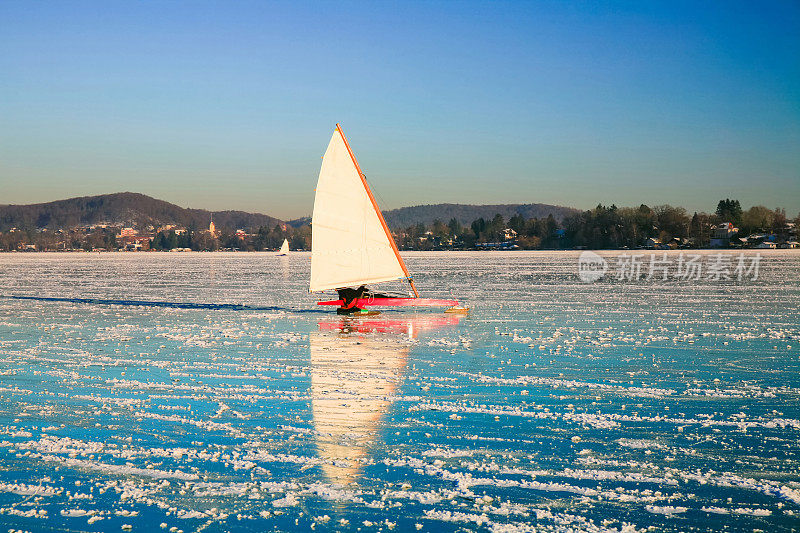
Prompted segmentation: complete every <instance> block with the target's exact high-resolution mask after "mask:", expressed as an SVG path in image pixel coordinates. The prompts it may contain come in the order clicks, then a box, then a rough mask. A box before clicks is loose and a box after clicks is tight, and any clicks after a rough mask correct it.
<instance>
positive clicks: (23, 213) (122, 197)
mask: <svg viewBox="0 0 800 533" xmlns="http://www.w3.org/2000/svg"><path fill="white" fill-rule="evenodd" d="M212 214H213V215H214V224H216V226H217V227H218V228H225V227H227V228H234V229H235V228H254V227H258V226H272V225H275V224H278V223H280V222H281V221H280V220H278V219H277V218H275V217H271V216H269V215H262V214H259V213H246V212H244V211H214V212H211V211H207V210H205V209H186V208H183V207H180V206H177V205H175V204H171V203H169V202H165V201H163V200H157V199H155V198H151V197H149V196H146V195H144V194H139V193H133V192H120V193H115V194H102V195H99V196H84V197H80V198H70V199H68V200H58V201H55V202H47V203H44V204H30V205H0V231H8V229H10V228H13V227H18V228H51V229H55V228H64V229H67V228H74V227H77V226H86V225H92V224H100V223H110V224H122V225H125V226H132V227H138V228H142V227H145V226H148V225H150V224H152V225H153V226H161V225H165V224H175V225H179V226H184V227H188V228H198V229H199V228H207V227H208V223H209V221H210V220H211V215H212Z"/></svg>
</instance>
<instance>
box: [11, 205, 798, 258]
mask: <svg viewBox="0 0 800 533" xmlns="http://www.w3.org/2000/svg"><path fill="white" fill-rule="evenodd" d="M722 223H731V224H732V225H733V226H735V227H737V228H739V233H738V235H739V236H748V235H752V234H773V235H775V236H776V240H777V241H778V242H785V241H788V240H791V239H797V234H796V228H798V227H800V214H799V215H798V216H797V217H796V218H794V219H793V220H790V219H788V217H787V215H786V211H785V210H784V209H769V208H767V207H764V206H760V205H757V206H753V207H750V208H749V209H747V210H746V211H745V210H743V209H742V207H741V204H740V203H739V201H738V200H731V199H725V200H720V201H719V203H718V204H717V209H716V210H715V211H714V212H713V213H705V212H695V213H693V214H691V215H690V214H689V213H688V212H687V211H686V209H684V208H682V207H674V206H671V205H658V206H654V207H649V206H647V205H644V204H642V205H640V206H639V207H617V206H616V205H611V206H604V205H598V206H597V207H595V208H594V209H589V210H587V211H583V212H577V213H574V214H570V215H567V216H565V217H564V218H563V220H561V221H559V220H557V219H556V218H555V217H554V216H553V215H552V214H551V215H548V216H547V217H542V218H537V217H532V218H525V217H524V216H522V215H520V214H515V215H513V216H511V217H510V218H509V219H508V220H506V219H505V218H504V217H503V216H502V215H501V214H496V215H495V216H494V217H492V218H489V219H487V218H483V217H480V218H477V219H475V220H474V221H472V223H470V224H468V225H464V224H462V223H461V222H460V221H459V220H458V219H456V218H452V219H450V220H449V221H448V222H447V223H445V222H443V221H441V220H435V221H434V222H433V223H432V224H422V223H419V224H414V225H409V226H406V227H404V228H399V229H397V230H395V231H394V232H393V233H394V238H395V241H396V243H397V245H398V247H399V248H400V249H403V250H439V249H453V250H472V249H480V248H484V247H487V248H498V247H499V248H504V247H513V248H520V249H526V250H535V249H571V248H589V249H613V248H625V247H627V248H636V247H640V246H643V245H645V244H646V242H647V240H648V239H655V240H657V241H659V242H660V243H664V244H667V243H670V244H672V245H680V246H688V247H697V248H703V247H708V246H709V245H710V240H711V238H712V237H713V235H714V231H715V228H716V227H718V226H719V225H720V224H722ZM792 224H794V228H793V227H792ZM119 230H120V228H119V227H97V228H93V229H72V230H66V231H65V230H58V231H49V230H44V229H39V230H34V229H30V228H27V229H23V230H16V231H9V232H5V233H0V251H10V250H20V249H26V247H30V246H31V245H32V246H33V247H35V249H36V250H66V249H83V250H101V249H102V250H117V249H120V248H124V247H125V245H126V242H129V241H127V240H126V239H124V238H120V237H119V236H118V233H119ZM148 239H149V240H148V241H147V244H148V245H149V248H150V249H152V250H172V249H175V248H183V249H191V250H195V251H205V250H207V251H215V250H242V251H259V250H277V249H278V248H279V247H280V246H281V244H282V243H283V240H284V239H288V240H289V246H290V248H291V249H292V250H310V249H311V226H310V225H308V224H304V225H302V226H300V227H296V228H295V227H291V226H286V225H282V224H275V225H273V226H267V225H261V226H259V227H257V228H253V229H250V230H249V231H248V232H241V231H239V232H237V231H236V230H234V229H232V228H229V227H222V228H220V230H219V232H218V233H216V234H211V233H209V232H208V231H205V230H204V231H198V230H195V229H193V228H187V229H179V230H178V231H176V230H175V229H171V230H165V231H159V232H156V233H155V234H152V235H150V236H149V237H148Z"/></svg>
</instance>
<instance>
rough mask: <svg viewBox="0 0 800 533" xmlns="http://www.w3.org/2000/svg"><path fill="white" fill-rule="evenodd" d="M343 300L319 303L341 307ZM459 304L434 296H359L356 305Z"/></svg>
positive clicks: (437, 305) (443, 305)
mask: <svg viewBox="0 0 800 533" xmlns="http://www.w3.org/2000/svg"><path fill="white" fill-rule="evenodd" d="M342 303H343V302H342V301H341V300H328V301H326V302H317V305H338V306H340V307H341V305H342ZM454 305H458V300H437V299H434V298H359V299H358V302H357V303H356V307H359V308H363V307H369V306H381V307H393V306H425V307H452V306H454Z"/></svg>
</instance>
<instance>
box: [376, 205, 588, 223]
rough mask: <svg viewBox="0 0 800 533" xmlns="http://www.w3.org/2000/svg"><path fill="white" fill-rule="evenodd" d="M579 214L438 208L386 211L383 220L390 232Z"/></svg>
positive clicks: (540, 208)
mask: <svg viewBox="0 0 800 533" xmlns="http://www.w3.org/2000/svg"><path fill="white" fill-rule="evenodd" d="M578 212H579V211H578V210H577V209H573V208H572V207H562V206H560V205H548V204H497V205H469V204H435V205H418V206H414V207H401V208H400V209H392V210H390V211H384V212H383V216H384V218H385V219H386V224H388V225H389V227H390V228H403V227H408V226H411V225H413V224H419V223H420V222H422V223H423V224H426V225H428V224H431V223H433V222H434V221H435V220H437V219H438V220H441V221H442V222H444V223H445V224H447V223H448V222H449V221H450V219H452V218H455V219H456V220H458V221H459V222H460V223H461V224H464V225H468V224H471V223H472V221H474V220H476V219H478V218H481V217H483V218H485V219H487V220H488V219H491V218H493V217H494V216H495V215H496V214H498V213H499V214H501V215H503V218H505V219H506V221H508V219H509V218H511V217H512V216H514V215H516V214H520V215H522V216H523V217H525V218H526V219H527V218H547V216H548V215H551V214H552V215H553V217H554V218H555V219H556V220H557V221H559V222H561V221H562V220H563V219H564V217H565V216H567V215H572V214H574V213H578Z"/></svg>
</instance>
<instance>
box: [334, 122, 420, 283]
mask: <svg viewBox="0 0 800 533" xmlns="http://www.w3.org/2000/svg"><path fill="white" fill-rule="evenodd" d="M336 131H338V132H339V135H341V136H342V141H344V145H345V147H346V148H347V152H348V153H349V154H350V158H351V159H352V160H353V164H354V165H355V167H356V172H358V177H359V178H361V183H362V184H363V185H364V189H365V190H366V191H367V196H369V200H370V202H372V207H373V208H374V209H375V212H376V213H377V214H378V220H380V221H381V225H382V226H383V231H385V232H386V237H387V238H388V239H389V244H391V245H392V250H394V255H395V257H397V261H398V262H399V263H400V267H401V268H402V269H403V272H404V273H405V275H406V279H407V280H408V283H409V284H410V285H411V290H413V291H414V297H415V298H419V292H417V287H416V286H415V285H414V280H413V279H411V275H410V274H409V273H408V269H407V268H406V264H405V263H404V262H403V258H402V257H400V250H398V249H397V244H395V242H394V237H392V233H391V232H390V231H389V226H387V225H386V220H384V218H383V213H381V210H380V208H379V207H378V203H377V202H376V201H375V197H374V196H372V191H371V190H370V188H369V185H368V184H367V179H366V176H364V173H363V172H361V167H360V166H358V161H357V160H356V156H355V154H354V153H353V150H351V149H350V143H348V142H347V137H345V136H344V131H342V127H341V126H340V125H339V124H338V123H337V124H336Z"/></svg>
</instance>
